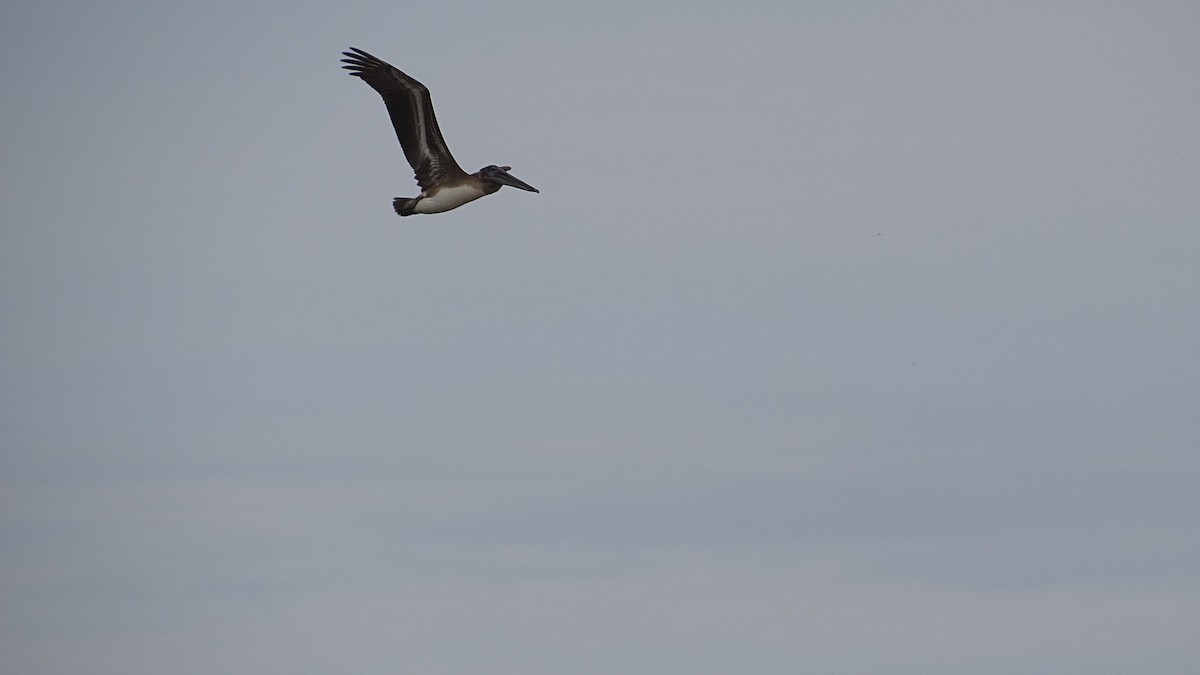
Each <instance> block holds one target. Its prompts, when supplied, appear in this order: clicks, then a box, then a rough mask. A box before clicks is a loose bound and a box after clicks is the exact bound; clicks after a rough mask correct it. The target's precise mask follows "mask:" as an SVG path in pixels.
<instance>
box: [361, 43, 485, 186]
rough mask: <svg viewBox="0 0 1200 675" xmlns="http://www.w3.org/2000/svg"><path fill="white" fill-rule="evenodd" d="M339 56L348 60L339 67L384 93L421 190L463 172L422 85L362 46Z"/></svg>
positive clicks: (401, 143) (397, 134) (401, 145)
mask: <svg viewBox="0 0 1200 675" xmlns="http://www.w3.org/2000/svg"><path fill="white" fill-rule="evenodd" d="M342 56H345V57H346V58H344V59H342V62H343V63H345V64H347V65H344V66H342V67H343V68H345V69H346V70H349V71H350V74H351V75H354V76H355V77H360V78H362V80H363V82H366V83H367V84H369V85H371V88H372V89H374V90H375V91H377V92H379V95H380V96H382V97H383V102H384V104H386V105H387V109H388V114H389V115H391V118H392V126H393V127H395V129H396V138H397V139H399V140H400V147H402V148H404V156H405V157H406V158H408V163H409V164H411V165H412V168H413V171H415V172H416V178H417V185H420V186H421V189H422V190H425V189H427V188H428V187H429V186H431V185H434V184H436V183H440V182H442V181H443V180H446V179H447V178H455V177H458V176H465V175H466V172H465V171H463V170H462V167H460V166H459V165H458V162H456V161H454V157H453V155H451V154H450V149H449V148H447V147H446V140H445V139H444V138H442V131H441V129H438V123H437V118H436V117H434V115H433V100H432V99H431V98H430V96H429V89H427V88H426V87H425V85H423V84H421V83H420V82H417V81H416V80H414V79H413V78H411V77H409V76H408V75H405V74H404V73H402V72H400V71H399V70H398V69H397V68H395V67H394V66H392V65H390V64H388V63H385V62H384V61H381V60H379V59H377V58H375V57H374V56H371V55H370V54H368V53H366V52H364V51H363V50H361V49H355V48H354V47H351V48H350V51H348V52H342Z"/></svg>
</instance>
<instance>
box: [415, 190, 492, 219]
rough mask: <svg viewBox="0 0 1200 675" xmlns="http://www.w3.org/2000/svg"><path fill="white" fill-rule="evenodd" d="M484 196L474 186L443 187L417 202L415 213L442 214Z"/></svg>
mask: <svg viewBox="0 0 1200 675" xmlns="http://www.w3.org/2000/svg"><path fill="white" fill-rule="evenodd" d="M484 194H486V193H484V192H483V191H481V190H480V189H479V188H476V187H474V186H465V185H460V186H455V187H444V188H442V189H441V190H438V191H437V192H436V193H434V194H432V195H430V196H428V197H422V198H421V200H420V201H418V202H417V208H416V209H415V213H442V212H443V211H449V210H450V209H454V208H458V207H460V206H462V205H463V204H466V203H467V202H470V201H474V200H476V199H479V198H480V197H482V196H483V195H484Z"/></svg>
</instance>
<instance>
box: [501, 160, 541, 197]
mask: <svg viewBox="0 0 1200 675" xmlns="http://www.w3.org/2000/svg"><path fill="white" fill-rule="evenodd" d="M497 168H499V169H500V170H499V171H497V172H496V173H495V174H494V175H495V178H496V182H498V183H502V184H504V185H511V186H513V187H515V188H520V189H522V190H527V191H529V192H537V191H538V189H537V188H535V187H533V186H532V185H530V184H529V183H526V182H525V181H523V180H521V179H520V178H517V177H516V176H514V175H512V174H511V173H509V170H510V169H512V167H511V166H501V167H497Z"/></svg>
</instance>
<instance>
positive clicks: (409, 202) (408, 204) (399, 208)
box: [392, 197, 421, 216]
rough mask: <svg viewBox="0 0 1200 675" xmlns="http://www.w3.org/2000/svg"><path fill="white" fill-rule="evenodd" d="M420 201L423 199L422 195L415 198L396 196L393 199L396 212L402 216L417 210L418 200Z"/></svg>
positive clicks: (409, 214)
mask: <svg viewBox="0 0 1200 675" xmlns="http://www.w3.org/2000/svg"><path fill="white" fill-rule="evenodd" d="M419 201H421V198H420V197H416V198H414V199H409V198H408V197H396V198H395V199H393V200H392V208H393V209H396V213H397V214H399V215H401V216H411V215H412V214H414V213H416V212H417V202H419Z"/></svg>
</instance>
